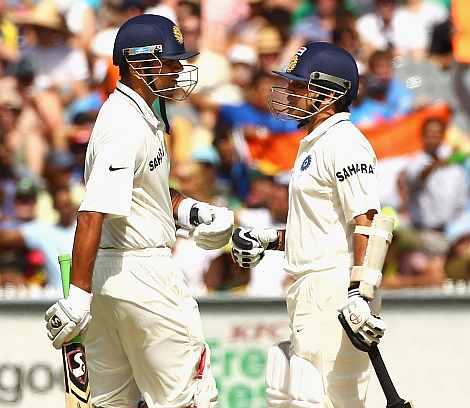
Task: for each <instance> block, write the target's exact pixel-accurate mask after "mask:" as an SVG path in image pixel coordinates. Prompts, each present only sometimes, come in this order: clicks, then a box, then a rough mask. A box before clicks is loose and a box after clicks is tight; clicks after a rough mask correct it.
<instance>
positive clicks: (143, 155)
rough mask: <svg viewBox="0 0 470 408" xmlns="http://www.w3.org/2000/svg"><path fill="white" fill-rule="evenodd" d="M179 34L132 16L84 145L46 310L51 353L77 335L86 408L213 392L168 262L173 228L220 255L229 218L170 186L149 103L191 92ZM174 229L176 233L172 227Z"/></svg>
mask: <svg viewBox="0 0 470 408" xmlns="http://www.w3.org/2000/svg"><path fill="white" fill-rule="evenodd" d="M195 54H197V53H188V52H186V51H185V48H184V42H183V36H182V34H181V31H180V29H179V28H178V26H176V25H175V24H174V23H173V22H171V21H170V20H169V19H167V18H165V17H162V16H157V15H150V14H149V15H146V14H144V15H140V16H137V17H134V18H132V19H130V20H128V21H127V22H125V23H124V24H123V25H122V26H121V27H120V29H119V31H118V33H117V37H116V39H115V43H114V51H113V62H114V64H115V65H117V66H118V67H119V70H120V76H121V80H120V81H119V82H118V83H117V87H116V90H115V91H114V92H113V93H112V94H111V95H110V97H109V98H108V100H107V101H106V102H105V103H104V105H103V106H102V108H101V110H100V112H99V115H98V118H97V120H96V123H95V126H94V129H93V133H92V136H91V139H90V142H89V145H88V149H87V155H86V165H85V182H86V194H85V198H84V200H83V202H82V204H81V206H80V209H79V213H78V222H77V230H76V233H75V241H74V247H73V253H72V278H71V286H70V293H69V296H68V297H67V298H66V299H61V300H59V301H58V302H57V303H55V304H54V305H53V306H51V307H50V308H49V310H48V311H47V312H46V315H45V319H46V321H47V330H48V336H49V338H50V339H51V341H52V344H53V345H54V347H56V348H60V347H61V346H62V345H63V344H64V343H66V342H67V341H69V340H70V339H72V338H73V337H75V336H76V335H77V334H80V333H81V334H82V335H83V341H84V345H85V349H86V354H87V360H88V365H89V376H90V387H91V390H92V403H93V406H94V407H95V408H135V407H136V406H137V404H138V401H139V398H140V396H141V395H143V396H144V398H145V401H146V403H147V406H148V408H156V407H158V408H180V407H181V408H183V407H188V408H189V407H191V408H210V407H215V406H216V401H217V390H216V386H215V381H214V378H213V376H212V373H211V370H210V354H209V349H208V347H207V345H206V343H205V341H204V337H203V334H202V328H201V319H200V315H199V309H198V305H197V303H196V301H195V300H194V299H193V298H192V297H191V296H190V294H189V291H188V288H187V286H186V285H185V283H184V281H183V274H182V272H181V271H180V270H179V269H178V268H177V266H176V265H175V263H174V261H173V259H172V257H171V248H172V247H173V245H174V243H175V231H176V225H178V226H179V227H181V228H184V229H186V230H189V231H192V235H193V237H194V239H195V241H196V243H197V244H198V245H199V246H200V247H202V248H204V249H215V248H220V247H223V246H224V245H226V244H227V243H228V241H229V240H230V237H231V234H232V228H233V213H232V212H231V211H229V210H227V209H226V208H220V207H215V206H212V205H209V204H207V203H203V202H198V201H195V200H193V199H191V198H186V197H183V196H182V195H181V194H180V193H179V192H178V191H175V190H173V189H170V188H169V171H170V160H169V156H168V150H167V146H166V145H165V140H164V123H163V121H164V118H162V117H160V115H159V114H158V113H156V111H155V109H154V110H152V106H155V105H156V104H157V105H158V104H159V98H165V99H171V100H182V99H184V98H185V97H186V96H187V95H188V94H189V93H190V92H191V91H192V89H193V88H194V86H195V85H196V82H197V68H196V67H195V66H193V65H188V64H186V63H185V62H184V61H185V60H186V59H188V58H190V57H192V56H194V55H195ZM175 224H176V225H175Z"/></svg>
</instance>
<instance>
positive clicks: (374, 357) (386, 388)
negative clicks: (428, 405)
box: [368, 343, 405, 408]
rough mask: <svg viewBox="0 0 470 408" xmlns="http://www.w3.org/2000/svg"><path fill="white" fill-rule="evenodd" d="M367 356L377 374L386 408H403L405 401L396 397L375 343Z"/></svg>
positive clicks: (394, 389) (396, 394)
mask: <svg viewBox="0 0 470 408" xmlns="http://www.w3.org/2000/svg"><path fill="white" fill-rule="evenodd" d="M368 354H369V358H370V361H371V362H372V365H373V366H374V370H375V372H376V373H377V378H378V380H379V382H380V385H381V386H382V389H383V392H384V394H385V398H386V399H387V408H403V407H404V406H405V400H404V399H402V398H400V396H399V395H398V392H397V390H396V388H395V386H394V385H393V382H392V380H391V378H390V375H389V374H388V371H387V367H385V363H384V361H383V359H382V356H381V355H380V351H379V349H378V347H377V344H376V343H373V344H372V346H371V347H370V349H369V351H368Z"/></svg>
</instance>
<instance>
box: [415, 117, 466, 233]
mask: <svg viewBox="0 0 470 408" xmlns="http://www.w3.org/2000/svg"><path fill="white" fill-rule="evenodd" d="M445 131H446V124H445V123H443V122H442V121H441V120H439V119H429V120H428V121H426V122H425V123H424V125H423V132H422V137H423V151H422V152H421V153H419V154H418V155H417V156H416V157H414V158H413V159H412V160H411V161H410V163H409V165H408V166H407V168H406V177H407V181H408V189H409V212H410V218H411V222H412V224H413V226H415V227H416V228H418V229H431V230H435V231H439V232H442V231H444V228H445V226H446V224H447V223H448V222H449V221H451V220H453V219H455V218H456V217H457V216H459V215H460V213H461V212H462V210H463V208H464V207H465V204H466V203H467V200H468V198H469V186H468V179H467V175H466V173H465V170H464V169H463V167H462V166H460V165H456V164H449V163H448V158H449V156H450V153H451V152H450V151H449V150H450V149H449V148H447V147H446V146H445V145H444V144H443V142H444V137H445Z"/></svg>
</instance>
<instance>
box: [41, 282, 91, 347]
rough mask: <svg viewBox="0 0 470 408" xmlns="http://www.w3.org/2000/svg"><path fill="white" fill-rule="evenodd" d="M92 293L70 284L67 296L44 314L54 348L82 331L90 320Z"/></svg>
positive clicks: (48, 334)
mask: <svg viewBox="0 0 470 408" xmlns="http://www.w3.org/2000/svg"><path fill="white" fill-rule="evenodd" d="M91 299H92V294H91V293H88V292H86V291H84V290H83V289H80V288H79V287H77V286H74V285H70V291H69V296H68V297H67V298H66V299H60V300H58V301H57V302H56V303H54V304H53V305H52V306H51V307H50V308H49V309H47V312H46V314H45V316H44V320H45V321H46V322H47V323H46V329H47V336H48V337H49V339H50V340H51V341H52V345H53V346H54V347H55V348H56V349H60V348H61V347H62V346H63V345H64V344H65V343H67V342H69V341H70V340H72V339H73V338H74V337H76V336H78V335H79V334H80V333H82V332H83V331H84V330H85V328H86V327H87V325H88V323H89V322H90V320H91V314H90V304H91Z"/></svg>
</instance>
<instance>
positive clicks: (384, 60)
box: [351, 51, 413, 126]
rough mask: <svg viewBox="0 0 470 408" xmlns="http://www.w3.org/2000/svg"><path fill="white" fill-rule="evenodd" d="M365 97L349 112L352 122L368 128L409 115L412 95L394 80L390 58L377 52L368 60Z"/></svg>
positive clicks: (382, 52)
mask: <svg viewBox="0 0 470 408" xmlns="http://www.w3.org/2000/svg"><path fill="white" fill-rule="evenodd" d="M365 83H366V84H365V87H366V94H367V96H366V97H365V98H364V100H363V101H362V102H361V103H360V104H359V105H356V106H355V107H354V108H353V109H352V110H351V121H352V122H354V123H355V124H357V125H358V126H371V125H375V124H378V123H380V122H383V121H386V120H391V119H395V118H397V117H400V116H402V115H405V114H407V113H409V112H410V111H411V109H412V105H413V94H412V93H411V92H410V91H409V90H408V89H407V88H406V86H405V85H404V84H402V83H401V82H400V81H399V80H397V79H396V78H395V76H394V71H393V62H392V55H391V54H390V53H389V52H387V51H376V52H374V53H373V54H372V55H371V56H370V59H369V73H368V75H367V76H366V78H365Z"/></svg>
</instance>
